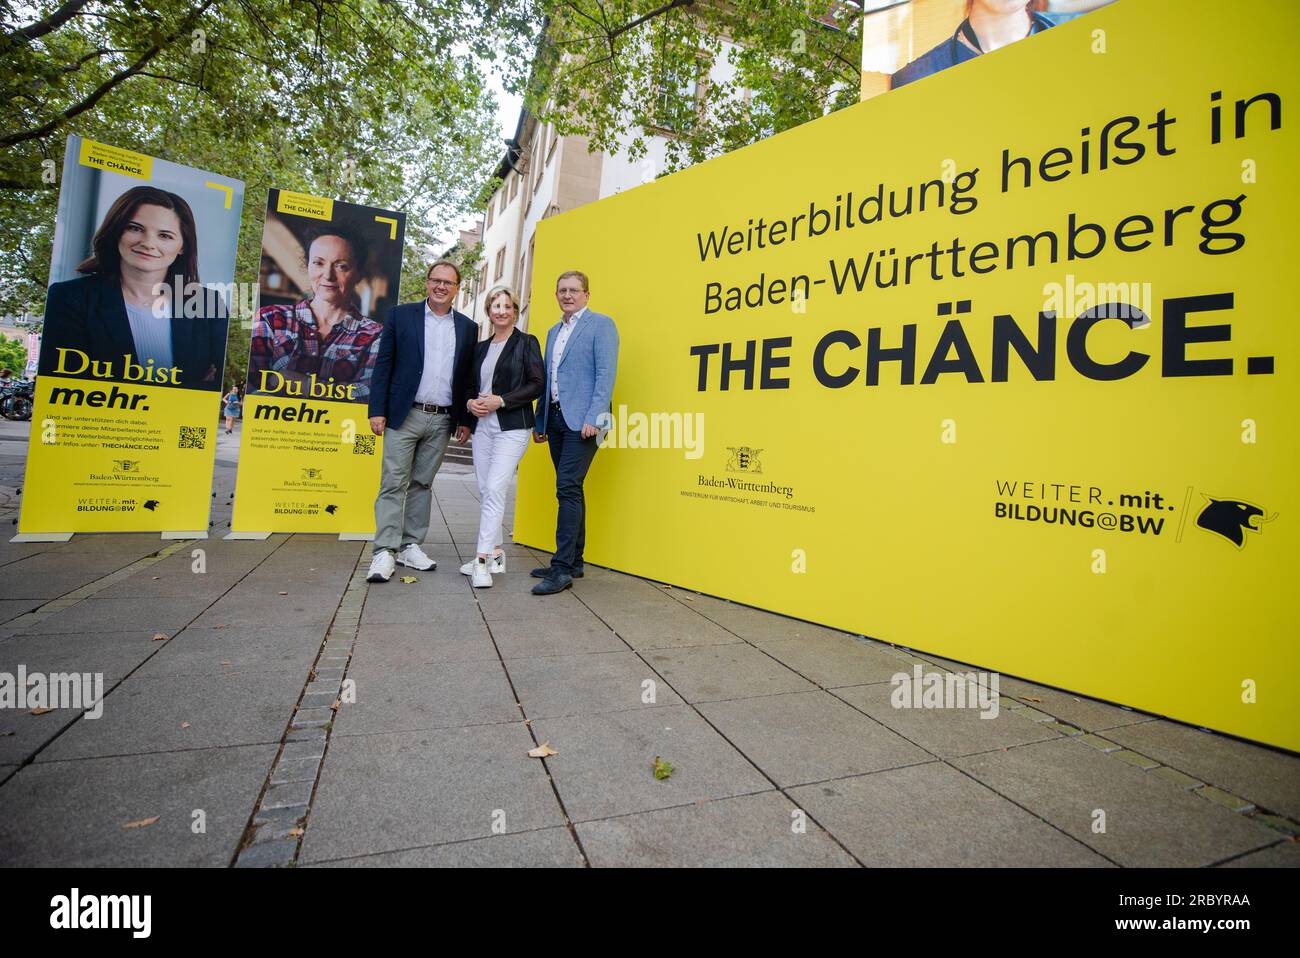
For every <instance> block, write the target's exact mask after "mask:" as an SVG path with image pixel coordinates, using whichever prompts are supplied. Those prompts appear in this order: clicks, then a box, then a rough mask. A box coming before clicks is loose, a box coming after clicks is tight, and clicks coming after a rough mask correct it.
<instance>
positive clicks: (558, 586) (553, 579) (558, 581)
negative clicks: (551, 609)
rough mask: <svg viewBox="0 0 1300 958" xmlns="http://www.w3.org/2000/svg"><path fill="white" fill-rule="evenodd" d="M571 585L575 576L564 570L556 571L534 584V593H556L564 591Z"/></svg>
mask: <svg viewBox="0 0 1300 958" xmlns="http://www.w3.org/2000/svg"><path fill="white" fill-rule="evenodd" d="M571 585H573V576H571V575H565V574H564V573H563V572H554V573H552V574H551V575H548V576H547V577H546V578H545V579H543V580H542V581H541V582H539V583H537V585H535V586H533V595H555V593H557V592H563V591H564V590H565V589H567V588H569V586H571Z"/></svg>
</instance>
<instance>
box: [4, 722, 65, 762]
mask: <svg viewBox="0 0 1300 958" xmlns="http://www.w3.org/2000/svg"><path fill="white" fill-rule="evenodd" d="M83 714H84V713H83V710H81V709H51V710H50V711H48V712H43V713H41V714H39V715H33V714H32V712H31V710H30V709H17V708H12V709H11V708H6V709H0V762H5V763H12V764H15V765H17V764H21V763H22V762H25V761H27V760H28V759H29V758H31V757H32V756H33V755H35V754H36V753H37V752H39V751H40V750H41V749H42V748H44V747H45V746H46V745H47V744H48V743H49V742H51V741H53V739H54V738H55V736H57V735H59V734H61V733H62V732H63V731H64V730H65V729H66V728H67V727H68V726H69V725H71V724H72V723H73V722H75V721H78V720H79V719H80V720H82V721H85V720H84V719H82V715H83Z"/></svg>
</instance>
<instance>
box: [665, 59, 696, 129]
mask: <svg viewBox="0 0 1300 958" xmlns="http://www.w3.org/2000/svg"><path fill="white" fill-rule="evenodd" d="M701 79H702V72H701V69H700V65H699V64H698V63H696V64H682V65H680V66H676V67H672V68H669V69H668V70H666V71H665V73H664V74H663V76H661V77H660V78H659V89H658V92H657V93H656V100H655V123H656V124H657V125H658V126H660V127H662V128H663V129H665V130H670V131H672V132H674V133H685V132H687V131H689V130H690V129H691V128H692V127H694V126H695V121H696V117H697V114H698V111H699V101H700V92H701V86H700V84H701Z"/></svg>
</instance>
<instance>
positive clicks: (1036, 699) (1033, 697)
mask: <svg viewBox="0 0 1300 958" xmlns="http://www.w3.org/2000/svg"><path fill="white" fill-rule="evenodd" d="M1023 698H1024V700H1025V701H1026V702H1041V701H1042V699H1040V698H1039V697H1038V696H1037V695H1026V696H1023Z"/></svg>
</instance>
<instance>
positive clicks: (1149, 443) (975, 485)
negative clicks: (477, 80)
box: [515, 0, 1300, 749]
mask: <svg viewBox="0 0 1300 958" xmlns="http://www.w3.org/2000/svg"><path fill="white" fill-rule="evenodd" d="M1238 7H1242V8H1243V9H1241V10H1238V9H1237V8H1238ZM1245 7H1249V11H1248V12H1247V11H1246V10H1245V9H1244V8H1245ZM1298 54H1300V6H1298V5H1296V4H1294V3H1291V2H1286V0H1260V2H1254V3H1251V4H1246V5H1234V6H1233V11H1232V13H1231V15H1230V12H1229V10H1228V9H1227V8H1226V7H1225V6H1224V5H1223V4H1222V3H1218V2H1215V0H1141V2H1136V0H1121V2H1119V3H1116V4H1113V5H1111V6H1109V7H1105V8H1103V9H1101V10H1099V11H1097V12H1095V13H1092V14H1089V15H1088V16H1087V17H1084V18H1080V19H1079V20H1076V21H1072V22H1068V23H1063V24H1061V25H1060V26H1057V27H1055V28H1053V29H1050V30H1046V31H1044V32H1042V33H1041V34H1040V35H1037V36H1034V37H1032V38H1030V39H1029V40H1028V41H1026V42H1023V43H1017V44H1013V45H1012V46H1010V47H1008V48H1007V49H1004V50H999V51H996V52H995V53H993V54H989V55H986V56H980V57H977V58H975V59H974V60H972V61H971V62H969V63H963V64H960V65H958V66H955V67H953V68H951V69H948V70H944V71H942V72H939V73H936V74H935V75H934V76H930V77H927V78H925V79H923V80H920V81H918V82H916V83H913V84H910V85H908V86H906V87H903V88H902V89H897V90H895V91H893V92H891V93H888V94H885V95H882V96H879V97H876V98H874V99H872V100H869V101H867V102H865V103H862V104H860V105H858V106H855V107H851V108H848V109H845V110H843V111H841V112H838V113H835V114H833V115H831V116H827V117H825V118H823V119H820V120H817V121H815V122H812V123H809V124H807V125H805V126H802V127H799V128H797V129H794V130H791V131H788V132H786V133H782V134H780V135H777V136H775V137H772V138H771V139H768V140H765V141H763V142H761V143H759V144H757V145H755V146H752V147H749V148H746V149H743V150H740V151H739V152H737V153H734V154H730V155H727V156H723V157H721V158H719V159H716V160H712V161H710V162H707V163H704V164H701V165H699V166H696V167H693V168H691V169H688V170H686V171H684V172H681V173H678V174H676V175H673V176H669V177H666V178H664V179H662V180H660V181H658V182H655V183H653V184H649V185H646V186H643V187H640V188H637V189H634V190H630V191H628V192H626V193H623V194H621V195H618V196H615V197H612V198H610V199H606V200H603V201H601V202H599V203H595V204H593V205H591V206H587V207H583V208H580V209H578V210H575V211H573V212H570V213H566V214H564V215H561V216H557V217H554V218H550V219H547V220H544V221H543V222H542V223H541V225H540V227H539V230H538V234H537V243H536V266H535V272H534V277H533V280H534V281H533V288H534V290H536V291H537V296H535V297H534V300H533V304H532V307H531V316H532V320H531V324H532V328H533V332H534V333H536V334H537V335H538V336H539V338H540V337H541V336H543V335H544V334H545V329H546V327H547V326H549V325H550V324H551V323H552V322H554V321H555V319H557V318H558V310H555V309H554V307H551V308H550V310H549V311H548V309H547V306H548V305H549V299H547V300H545V301H544V300H543V297H544V296H549V290H551V289H553V288H554V281H555V278H556V276H557V275H558V274H559V273H560V272H562V271H563V270H566V269H581V270H583V271H585V272H586V273H587V274H589V276H590V280H591V304H590V305H591V308H593V309H595V310H597V311H599V312H602V313H607V314H609V315H611V316H613V317H614V319H615V321H616V323H617V324H618V329H619V334H620V337H621V346H620V353H619V363H618V379H617V384H616V387H615V390H614V401H613V407H614V408H613V410H612V412H613V417H612V419H610V420H608V421H607V422H606V423H604V424H603V425H605V426H607V427H609V432H608V434H607V436H606V439H605V442H604V446H603V448H602V449H601V451H600V452H598V453H597V455H596V459H595V462H594V465H593V467H592V470H591V473H590V475H589V476H588V478H587V482H586V512H587V547H586V555H587V558H588V559H589V560H590V561H592V562H595V563H600V564H605V565H609V566H612V567H614V568H616V569H621V570H625V571H628V572H632V573H636V574H638V575H643V576H648V577H650V578H653V579H657V580H661V581H665V582H669V583H673V584H676V585H681V586H687V587H689V588H692V589H698V590H700V591H703V592H706V593H711V594H714V595H718V596H723V597H726V598H730V599H733V600H736V601H739V602H742V603H747V604H750V605H754V606H758V607H761V608H765V609H771V610H774V611H776V612H781V613H785V614H788V615H790V616H795V617H798V618H801V619H807V620H811V621H813V622H818V623H823V624H826V625H829V626H833V627H837V628H841V629H846V630H849V631H852V632H855V633H860V634H865V635H868V636H871V637H874V638H877V639H880V640H884V641H887V642H892V643H896V644H900V645H905V646H909V647H914V648H918V649H923V650H926V651H929V652H932V653H936V654H939V655H942V656H946V657H950V658H952V659H956V660H958V661H961V662H966V663H971V664H973V665H977V666H979V667H982V668H987V669H996V670H1000V671H1002V672H1006V673H1009V674H1013V675H1018V676H1022V677H1026V678H1029V679H1032V680H1035V681H1039V682H1043V683H1047V684H1050V685H1055V686H1060V687H1063V688H1067V689H1071V690H1075V691H1078V692H1081V693H1085V694H1088V695H1091V696H1096V697H1099V698H1102V699H1106V700H1110V701H1114V702H1118V703H1122V704H1125V705H1129V706H1134V707H1137V708H1140V709H1144V710H1148V711H1151V712H1154V713H1158V714H1162V715H1166V716H1169V717H1171V718H1174V719H1178V720H1182V721H1186V722H1191V723H1194V724H1197V725H1202V726H1207V727H1210V728H1214V729H1218V730H1222V731H1225V732H1229V733H1232V734H1235V735H1240V736H1244V737H1247V738H1251V739H1256V740H1259V741H1262V742H1267V743H1271V744H1274V745H1279V746H1283V747H1286V748H1290V749H1297V748H1300V643H1297V641H1296V637H1297V635H1300V606H1298V605H1297V604H1296V602H1295V600H1294V596H1293V594H1292V592H1291V590H1292V588H1293V582H1294V579H1295V573H1296V569H1297V567H1298V563H1297V560H1298V559H1300V514H1297V505H1300V503H1298V502H1297V498H1296V497H1297V483H1296V475H1297V471H1298V470H1297V467H1300V433H1298V432H1297V421H1296V415H1295V413H1296V410H1297V409H1300V388H1298V387H1297V383H1298V382H1300V380H1297V374H1296V369H1297V345H1298V344H1300V329H1298V327H1297V324H1296V323H1295V322H1294V320H1293V318H1292V315H1291V308H1290V306H1289V305H1288V303H1289V292H1288V283H1289V278H1290V277H1291V275H1292V274H1293V273H1294V272H1295V263H1296V261H1297V253H1298V252H1300V250H1298V247H1300V242H1297V238H1296V237H1297V233H1296V228H1295V223H1296V222H1297V219H1298V218H1300V216H1298V214H1300V193H1297V190H1296V188H1295V183H1294V175H1295V171H1296V169H1297V168H1300V149H1298V148H1297V145H1298V144H1297V124H1296V122H1295V119H1294V117H1293V115H1292V114H1293V112H1294V111H1295V110H1296V108H1297V106H1298V105H1300V74H1297V71H1296V70H1295V67H1294V64H1295V62H1296V57H1297V55H1298ZM563 402H564V397H563V396H561V403H562V404H563ZM597 425H600V424H597ZM554 495H555V487H554V473H553V470H552V467H551V464H550V462H549V460H548V458H547V457H546V456H545V455H544V454H541V453H539V452H538V450H536V449H535V450H534V451H533V453H532V454H531V455H529V456H526V457H525V460H524V464H523V467H522V471H521V475H520V481H519V492H518V498H517V507H516V508H517V512H516V524H515V535H516V538H517V539H518V540H519V541H521V542H524V543H529V544H533V545H537V546H542V547H547V548H549V547H551V546H552V545H553V543H554V522H555V498H554ZM580 586H581V583H579V587H580Z"/></svg>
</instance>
